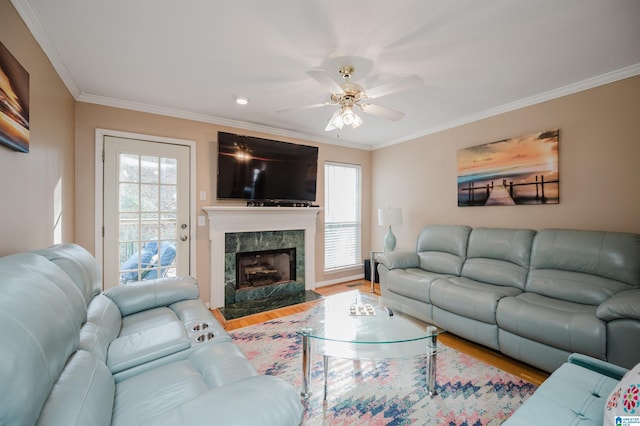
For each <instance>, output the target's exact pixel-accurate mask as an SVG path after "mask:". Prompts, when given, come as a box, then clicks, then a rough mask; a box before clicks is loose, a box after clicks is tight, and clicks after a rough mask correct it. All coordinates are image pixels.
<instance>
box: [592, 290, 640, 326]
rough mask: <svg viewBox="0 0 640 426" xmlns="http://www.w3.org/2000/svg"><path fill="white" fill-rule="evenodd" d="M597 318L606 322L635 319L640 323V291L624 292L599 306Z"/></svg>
mask: <svg viewBox="0 0 640 426" xmlns="http://www.w3.org/2000/svg"><path fill="white" fill-rule="evenodd" d="M596 316H597V317H598V318H600V319H601V320H604V321H613V320H617V319H635V320H639V321H640V289H633V290H627V291H622V292H620V293H618V294H615V295H613V296H611V297H610V298H609V299H607V300H605V301H604V302H602V303H601V304H600V306H598V309H597V310H596Z"/></svg>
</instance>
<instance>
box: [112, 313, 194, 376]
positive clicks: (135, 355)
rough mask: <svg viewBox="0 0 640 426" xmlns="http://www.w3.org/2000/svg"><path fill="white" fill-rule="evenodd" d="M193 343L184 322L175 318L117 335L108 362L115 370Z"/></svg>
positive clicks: (155, 357) (149, 359) (123, 368)
mask: <svg viewBox="0 0 640 426" xmlns="http://www.w3.org/2000/svg"><path fill="white" fill-rule="evenodd" d="M190 347H191V341H190V340H189V336H188V334H187V333H186V331H185V329H184V327H183V326H182V324H181V323H179V322H177V321H172V322H168V323H166V324H161V325H157V326H155V327H150V328H147V329H145V330H140V331H138V332H136V333H129V334H127V335H125V336H122V337H118V338H117V339H115V340H114V341H113V342H111V345H109V351H108V354H107V365H108V366H109V368H110V369H111V372H112V373H114V374H115V373H118V372H120V371H123V370H126V369H128V368H132V367H135V366H138V365H141V364H144V363H147V362H150V361H153V360H156V359H158V358H162V357H165V356H167V355H171V354H173V353H176V352H179V351H183V350H185V349H189V348H190Z"/></svg>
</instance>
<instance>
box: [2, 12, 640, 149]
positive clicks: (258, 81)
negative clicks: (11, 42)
mask: <svg viewBox="0 0 640 426" xmlns="http://www.w3.org/2000/svg"><path fill="white" fill-rule="evenodd" d="M12 3H13V4H14V6H15V7H16V9H17V10H18V12H19V13H20V15H21V16H22V18H23V19H24V21H25V22H26V24H27V26H28V27H29V29H30V30H31V32H32V33H33V34H34V36H35V38H36V40H37V41H38V42H39V43H40V45H41V46H42V48H43V50H44V51H45V53H46V54H47V55H48V57H49V58H50V60H51V62H52V63H53V65H54V67H55V68H56V70H57V71H58V73H59V74H60V76H61V78H62V79H63V81H64V82H65V84H66V85H67V87H68V88H69V90H70V91H71V93H72V94H73V95H74V97H75V98H76V99H78V100H80V101H85V102H93V103H98V104H104V105H111V106H117V107H123V108H129V109H134V110H141V111H148V112H154V113H159V114H165V115H170V116H176V117H183V118H189V119H195V120H200V121H205V122H210V123H217V124H224V125H231V126H234V127H238V128H241V129H249V130H259V131H266V132H269V133H272V134H275V135H285V136H293V137H300V138H303V139H306V140H312V141H317V142H328V143H338V144H344V145H347V146H354V147H359V148H362V149H373V148H377V147H381V146H386V145H390V144H394V143H398V142H402V141H406V140H409V139H413V138H416V137H419V136H422V135H426V134H430V133H433V132H435V131H439V130H443V129H446V128H450V127H453V126H456V125H460V124H463V123H466V122H470V121H474V120H477V119H480V118H484V117H488V116H491V115H494V114H498V113H502V112H505V111H509V110H513V109H516V108H519V107H523V106H527V105H531V104H534V103H537V102H541V101H545V100H548V99H553V98H556V97H558V96H562V95H566V94H570V93H574V92H576V91H579V90H584V89H587V88H590V87H595V86H598V85H601V84H605V83H608V82H612V81H616V80H619V79H622V78H626V77H629V76H632V75H637V74H640V1H638V0H482V1H479V0H477V1H476V0H473V1H472V0H394V1H390V0H341V1H336V0H271V1H265V0H234V1H230V0H225V1H223V0H180V1H178V0H173V1H171V0H134V1H131V0H110V1H105V0H55V1H51V0H12ZM346 64H352V65H354V66H355V68H356V70H355V72H354V76H353V81H355V82H358V83H361V84H362V85H364V86H365V88H367V87H374V86H377V85H380V84H385V83H388V82H392V81H394V80H396V79H399V78H402V77H406V76H409V75H412V74H417V75H419V76H420V77H421V78H422V80H423V82H424V84H423V85H422V86H420V87H418V88H417V89H413V90H409V91H404V92H400V93H396V94H392V95H388V96H385V97H381V98H378V99H376V100H375V103H377V104H379V105H382V106H386V107H389V108H393V109H396V110H399V111H402V112H404V113H405V114H406V115H405V116H404V117H403V118H402V119H401V120H399V121H396V122H392V121H388V120H385V119H382V118H378V117H374V116H371V115H367V114H364V113H363V114H361V116H362V118H363V120H364V124H363V125H362V126H361V127H360V128H358V129H355V130H353V129H346V128H345V129H344V130H342V131H340V132H339V133H338V132H336V131H333V132H325V131H324V128H325V125H326V123H327V121H328V120H329V118H330V117H331V115H332V113H333V112H334V111H335V109H336V107H333V106H327V107H322V108H316V109H307V110H297V111H289V112H276V111H278V110H281V109H285V108H289V107H296V106H304V105H308V104H315V103H323V102H327V101H329V92H328V91H326V90H325V88H323V87H322V86H321V85H319V84H318V82H316V81H315V80H313V79H312V78H310V77H309V76H308V75H307V74H306V71H308V70H311V69H318V68H319V69H324V70H326V71H328V72H329V73H330V74H331V75H332V76H333V77H335V80H336V81H340V77H339V75H338V67H339V66H340V65H346ZM236 95H243V96H247V97H248V98H249V99H250V103H249V104H248V105H246V106H244V107H242V106H239V105H236V104H235V103H234V96H236Z"/></svg>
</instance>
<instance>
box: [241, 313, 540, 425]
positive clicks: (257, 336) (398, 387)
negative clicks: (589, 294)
mask: <svg viewBox="0 0 640 426" xmlns="http://www.w3.org/2000/svg"><path fill="white" fill-rule="evenodd" d="M309 315H310V314H309V313H307V312H304V313H300V314H295V315H291V316H288V317H284V318H280V319H276V320H271V321H267V322H264V323H262V324H257V325H254V326H250V327H245V328H241V329H238V330H234V331H232V332H230V334H231V336H232V337H233V339H234V341H235V343H236V344H238V345H239V346H240V348H241V349H242V350H243V351H244V353H245V354H246V356H247V358H249V360H250V361H251V363H252V364H253V365H254V367H255V368H256V369H257V370H258V371H259V372H260V373H262V374H269V375H273V376H277V377H280V378H282V379H284V380H286V381H287V382H289V383H292V384H293V386H295V387H296V389H301V383H302V377H301V375H302V360H301V357H302V346H301V339H300V338H299V336H298V335H297V334H296V330H299V329H301V328H302V327H304V325H305V323H306V322H307V321H308V318H309ZM438 348H439V352H438V360H437V391H438V395H437V396H435V397H431V396H429V395H428V394H427V393H426V390H425V383H426V376H425V369H426V361H425V360H424V359H420V358H419V359H403V360H392V361H376V362H373V361H360V362H357V361H351V360H344V359H336V358H330V368H329V378H328V398H327V404H326V405H324V404H323V401H322V396H323V373H322V371H323V368H322V356H320V355H314V356H313V357H312V359H311V363H312V367H311V392H312V395H311V398H310V399H309V400H308V402H307V410H306V413H305V416H304V420H303V424H305V425H494V424H495V425H497V424H500V423H502V422H503V421H504V420H505V419H506V418H507V417H509V415H511V413H513V412H514V411H515V410H516V409H517V408H518V407H519V406H520V405H521V404H522V403H523V402H524V401H525V400H526V399H527V398H528V397H529V396H530V395H531V394H533V392H534V391H535V389H536V387H535V386H534V385H533V384H531V383H528V382H526V381H523V380H521V379H519V378H517V377H515V376H513V375H511V374H508V373H506V372H504V371H502V370H499V369H498V368H495V367H492V366H490V365H487V364H485V363H483V362H480V361H478V360H476V359H475V358H472V357H469V356H467V355H465V354H463V353H461V352H459V351H457V350H455V349H452V348H448V347H446V346H444V345H442V344H439V345H438Z"/></svg>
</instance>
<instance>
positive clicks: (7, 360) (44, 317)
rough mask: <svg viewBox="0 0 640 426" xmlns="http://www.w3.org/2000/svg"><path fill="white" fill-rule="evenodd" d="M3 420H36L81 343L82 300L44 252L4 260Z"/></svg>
mask: <svg viewBox="0 0 640 426" xmlns="http://www.w3.org/2000/svg"><path fill="white" fill-rule="evenodd" d="M0 277H2V279H1V280H0V330H1V333H2V340H3V344H2V345H0V383H2V386H3V387H5V388H4V390H3V392H2V397H1V398H0V423H4V424H12V425H14V424H15V425H28V424H34V423H35V421H36V419H37V417H38V414H39V413H40V410H41V409H42V405H43V404H44V401H45V400H46V398H47V396H48V395H49V392H50V391H51V388H52V387H53V384H54V383H55V381H56V380H57V379H58V376H59V375H60V373H61V372H62V370H63V368H64V366H65V364H66V362H67V359H68V358H69V356H70V355H71V354H72V353H73V352H75V350H76V348H77V347H78V342H79V334H80V325H81V324H82V323H83V322H84V319H85V318H86V305H85V301H84V298H83V296H82V294H81V293H80V291H79V290H78V288H77V287H76V285H75V284H74V283H73V281H72V280H71V278H69V276H68V275H67V274H65V273H64V272H63V271H62V270H61V269H60V268H59V267H58V266H56V265H55V264H53V263H51V262H49V261H48V260H47V259H45V258H44V257H42V256H39V255H36V254H31V253H22V254H15V255H11V256H6V257H3V258H0Z"/></svg>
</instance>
